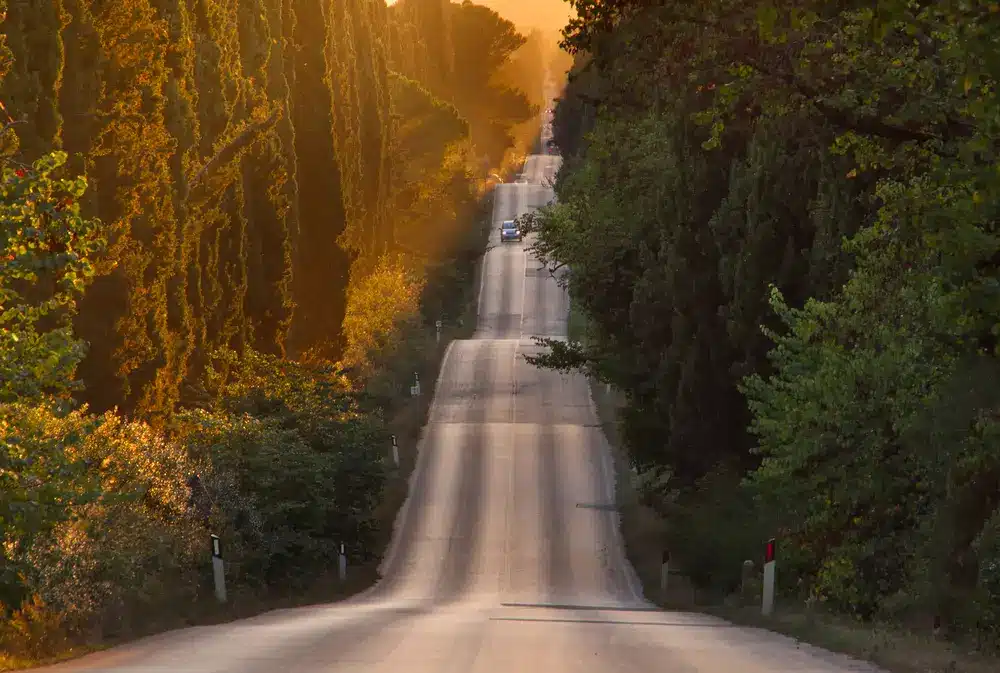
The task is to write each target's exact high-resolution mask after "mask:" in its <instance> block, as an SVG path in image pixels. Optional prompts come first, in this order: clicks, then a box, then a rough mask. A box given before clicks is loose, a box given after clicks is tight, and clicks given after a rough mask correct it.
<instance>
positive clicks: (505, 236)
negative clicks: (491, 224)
mask: <svg viewBox="0 0 1000 673" xmlns="http://www.w3.org/2000/svg"><path fill="white" fill-rule="evenodd" d="M520 240H521V228H520V227H518V226H517V223H516V222H514V220H504V221H503V224H501V225H500V242H501V243H506V242H507V241H520Z"/></svg>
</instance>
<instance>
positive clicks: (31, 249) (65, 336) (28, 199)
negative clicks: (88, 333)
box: [0, 152, 105, 402]
mask: <svg viewBox="0 0 1000 673" xmlns="http://www.w3.org/2000/svg"><path fill="white" fill-rule="evenodd" d="M65 163H66V154H65V153H64V152H55V153H53V154H50V155H47V156H45V157H43V158H41V159H39V160H38V161H36V162H35V163H34V164H33V165H32V166H30V167H24V168H22V167H18V166H16V165H11V164H8V165H7V166H5V167H4V168H3V178H2V179H3V185H2V188H0V222H2V228H0V250H3V251H5V252H4V254H3V257H0V402H13V401H16V400H22V401H27V400H37V399H39V398H41V397H42V396H45V395H58V396H65V395H66V394H67V393H68V392H69V391H71V390H74V389H75V388H77V387H78V386H77V385H76V382H75V380H74V379H75V375H76V367H77V364H79V362H80V360H81V359H82V358H83V356H84V354H85V352H86V351H85V344H84V343H83V342H82V341H81V340H80V339H77V338H76V337H75V336H74V334H73V328H72V319H73V317H74V315H75V314H76V310H77V302H78V300H79V299H80V297H81V296H82V295H83V293H84V291H85V290H86V288H87V286H88V285H90V283H91V281H92V279H93V276H94V267H95V258H96V257H97V256H99V255H100V254H101V252H102V251H103V249H104V244H105V242H104V239H103V230H102V225H101V222H100V221H99V220H96V219H93V218H89V219H88V218H85V217H84V216H82V215H81V212H80V204H79V201H80V199H81V198H82V197H83V195H84V192H85V191H86V189H87V181H86V179H85V178H83V177H76V178H64V177H57V172H58V171H59V169H60V168H61V167H62V166H63V165H64V164H65Z"/></svg>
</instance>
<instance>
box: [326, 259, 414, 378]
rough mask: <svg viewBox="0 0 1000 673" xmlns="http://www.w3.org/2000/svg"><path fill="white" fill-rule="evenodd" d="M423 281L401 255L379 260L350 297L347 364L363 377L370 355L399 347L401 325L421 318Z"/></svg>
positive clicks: (346, 333)
mask: <svg viewBox="0 0 1000 673" xmlns="http://www.w3.org/2000/svg"><path fill="white" fill-rule="evenodd" d="M422 286H423V279H422V278H421V276H420V275H419V274H418V273H417V271H415V270H414V269H413V268H412V266H410V265H408V264H406V263H405V261H404V260H403V258H401V257H400V256H399V255H385V256H383V257H381V258H379V260H378V262H377V263H376V264H375V266H374V268H373V269H372V271H371V272H370V273H368V274H366V275H364V276H363V277H361V278H359V279H357V280H356V281H355V282H354V283H352V286H351V288H350V291H349V292H348V295H347V315H346V317H345V318H344V336H345V342H346V348H345V351H344V362H345V363H346V364H347V365H348V366H351V367H356V368H358V370H359V373H361V375H362V376H364V372H367V371H369V370H370V366H371V364H372V359H371V356H372V355H373V354H374V353H376V352H386V351H388V352H391V351H392V350H394V349H395V348H396V346H397V345H398V339H399V332H398V328H399V326H400V325H401V324H402V323H403V322H404V321H406V320H408V319H412V318H414V317H415V316H417V315H418V312H419V308H420V291H421V289H422Z"/></svg>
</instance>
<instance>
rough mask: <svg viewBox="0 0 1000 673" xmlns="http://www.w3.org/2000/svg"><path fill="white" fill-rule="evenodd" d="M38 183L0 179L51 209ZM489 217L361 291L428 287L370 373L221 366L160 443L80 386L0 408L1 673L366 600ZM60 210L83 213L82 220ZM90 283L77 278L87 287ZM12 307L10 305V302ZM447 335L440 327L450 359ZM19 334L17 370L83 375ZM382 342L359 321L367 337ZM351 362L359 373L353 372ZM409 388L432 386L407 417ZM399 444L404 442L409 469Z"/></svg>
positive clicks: (64, 303)
mask: <svg viewBox="0 0 1000 673" xmlns="http://www.w3.org/2000/svg"><path fill="white" fill-rule="evenodd" d="M57 159H58V157H57ZM46 171H47V168H45V166H40V167H39V168H38V170H37V172H36V173H30V174H27V175H26V176H21V177H17V176H13V175H11V176H7V183H8V186H9V185H10V184H13V183H15V182H16V180H15V178H16V179H17V180H19V179H22V178H23V179H27V180H32V181H34V182H36V183H38V184H37V185H35V186H34V187H33V188H35V189H40V190H41V191H42V192H43V193H48V192H46V191H45V190H49V191H58V190H57V188H60V187H59V186H58V185H57V186H56V187H51V186H49V185H48V183H47V182H46V180H48V179H49V178H48V176H47V173H46ZM15 186H16V185H15ZM83 186H85V185H82V186H81V187H80V188H81V189H82V187H83ZM73 188H74V189H76V188H77V187H75V186H74V187H73ZM56 196H58V194H57V195H56ZM60 198H61V197H60ZM6 203H11V204H14V206H16V205H17V201H16V200H14V199H8V200H7V201H6ZM489 206H490V199H489V198H486V199H482V200H478V201H477V200H474V199H470V200H469V201H468V203H467V204H465V212H464V213H463V214H462V217H463V219H464V220H465V221H470V220H471V221H473V222H475V223H476V225H477V226H472V227H464V228H462V229H463V230H467V235H466V236H463V237H461V239H460V240H458V241H456V242H454V245H453V246H452V249H451V250H449V251H447V252H446V253H445V254H444V255H443V260H442V261H441V262H440V263H439V265H438V266H436V267H434V268H431V269H426V270H425V269H421V268H417V269H412V268H411V269H406V268H404V266H403V265H398V264H395V265H394V262H393V260H383V261H381V262H380V265H377V266H376V267H375V270H374V271H372V272H371V274H372V275H370V276H368V277H367V278H373V279H374V280H373V281H372V282H373V283H378V284H380V285H379V286H378V287H375V288H374V291H375V295H376V296H382V291H383V290H385V289H386V287H385V286H384V285H381V284H383V283H391V282H393V281H394V279H400V278H404V277H405V278H404V279H409V278H411V277H412V278H416V279H417V280H418V281H419V282H417V283H415V284H412V285H405V284H404V285H400V287H401V288H402V295H401V296H403V297H404V298H406V297H407V296H408V295H407V293H408V292H410V291H411V290H412V289H413V288H414V287H417V288H419V292H417V293H416V294H415V295H414V297H411V298H412V299H416V302H411V303H410V304H406V303H405V302H403V304H402V305H401V308H400V310H399V311H398V312H397V313H396V314H392V316H391V317H392V320H390V321H389V323H388V324H387V326H386V329H384V330H382V331H383V332H384V334H382V335H381V336H380V337H379V338H381V337H386V338H388V340H389V343H381V342H377V339H376V341H375V342H370V341H366V340H365V339H360V340H359V341H360V342H361V343H364V344H368V345H369V346H372V345H374V347H375V350H376V351H377V353H376V354H375V356H374V357H369V356H370V355H372V354H371V353H365V358H366V359H365V361H364V362H353V363H352V362H347V363H341V364H340V365H337V366H334V365H332V364H330V363H325V362H299V363H296V362H290V361H284V360H280V359H277V358H274V357H271V356H267V355H263V354H259V353H254V352H253V351H247V352H245V353H243V354H241V355H240V356H237V355H236V354H235V353H232V352H229V351H225V350H222V351H219V352H217V353H215V354H214V355H213V356H212V357H211V361H210V364H209V367H208V371H207V374H206V376H205V377H204V381H203V382H202V384H201V385H200V386H199V387H198V389H197V390H195V391H193V392H192V393H191V394H190V398H191V401H190V402H189V404H188V405H187V408H186V410H184V411H183V412H181V413H178V414H176V415H175V416H174V417H172V418H171V419H169V421H168V422H167V423H166V424H165V425H163V426H156V427H154V426H152V425H150V424H148V423H145V422H142V421H137V420H128V419H125V418H123V417H121V416H120V415H119V414H117V413H115V412H109V413H106V414H103V415H100V416H96V415H93V414H89V413H88V410H87V409H86V408H79V409H75V410H72V409H71V407H70V405H69V404H68V399H67V395H68V393H69V391H70V390H71V389H72V387H71V386H69V387H60V386H58V385H56V383H57V382H58V381H60V380H61V379H60V377H59V376H48V377H46V378H45V379H44V380H43V383H44V385H43V386H36V389H37V390H33V391H28V392H32V395H27V394H26V389H19V390H17V391H16V394H14V395H13V397H12V398H11V399H13V398H17V400H18V401H16V402H15V401H10V400H8V399H4V400H0V402H3V404H2V405H0V448H2V451H0V478H2V479H3V480H4V482H3V483H4V488H3V489H2V495H0V523H3V524H4V526H3V544H4V546H5V550H4V551H5V553H4V555H3V557H2V561H0V579H2V582H0V590H2V594H0V652H3V654H2V655H0V669H9V668H17V667H24V666H30V665H35V664H37V663H40V662H42V661H50V660H56V659H62V658H65V657H67V656H73V655H76V654H78V653H81V652H83V651H86V650H87V649H94V648H99V647H104V646H107V645H110V644H113V643H115V642H120V641H122V640H125V639H132V638H135V637H138V636H142V635H147V634H151V633H154V632H157V631H162V630H165V629H169V628H177V627H181V626H187V625H193V624H208V623H214V622H219V621H225V620H229V619H234V618H239V617H246V616H250V615H253V614H256V613H259V612H261V611H264V610H268V609H274V608H281V607H290V606H294V605H303V604H306V603H315V602H326V601H330V600H334V599H336V598H338V597H342V596H346V595H350V594H352V593H355V592H357V591H359V590H361V589H364V588H365V587H367V586H370V585H371V584H372V582H373V581H374V580H375V579H376V577H377V574H376V564H377V561H378V558H379V557H380V556H381V554H382V552H383V550H384V548H385V544H386V543H387V542H388V539H389V537H390V535H391V531H392V524H393V522H394V520H395V515H396V510H397V509H398V507H399V505H400V504H401V503H402V501H403V499H404V498H405V495H406V486H405V484H406V475H407V473H408V472H409V470H410V469H411V467H412V463H413V449H414V448H415V445H416V438H417V436H418V434H419V430H420V428H421V427H422V425H423V424H424V421H425V419H426V411H427V406H428V404H429V401H430V399H431V396H432V394H433V384H434V380H435V378H436V376H437V373H438V370H439V368H440V360H441V356H442V354H443V352H444V350H445V348H446V346H447V343H448V341H449V340H450V339H452V338H454V337H456V336H462V335H465V334H467V333H468V331H469V330H471V329H473V328H474V315H475V304H474V302H475V299H476V295H475V287H476V283H475V275H476V265H477V260H478V259H479V257H481V255H482V252H483V249H484V248H485V237H486V234H487V233H488V226H487V225H486V220H487V219H488V217H489ZM60 212H61V211H60ZM65 212H66V215H65V217H66V218H74V217H78V215H79V213H78V211H77V210H76V207H75V206H73V207H69V208H66V209H65ZM74 223H75V224H74ZM55 224H56V225H58V224H59V223H58V222H56V223H55ZM54 226H55V225H54ZM65 226H76V227H77V230H79V231H80V232H81V234H80V239H81V247H82V244H83V243H85V242H86V241H88V240H89V238H84V236H90V232H91V231H93V230H97V229H99V228H100V223H99V222H98V221H88V220H80V221H79V222H76V220H72V219H71V220H70V221H69V222H68V223H66V224H65ZM94 238H95V241H96V242H95V244H94V248H95V250H96V249H97V248H98V247H99V245H98V244H99V242H100V241H99V238H97V237H94ZM48 254H49V253H48V252H47V251H45V250H43V249H38V248H32V247H31V246H26V247H25V252H24V253H23V254H21V255H19V256H16V257H15V258H14V259H7V260H3V263H4V264H6V265H7V266H6V267H5V269H4V270H5V271H7V270H9V269H10V268H11V267H16V268H21V269H30V268H33V267H37V268H41V269H44V268H54V267H53V266H52V260H49V259H47V255H48ZM57 259H60V258H57ZM85 272H86V268H84V269H83V270H82V271H79V270H78V274H77V275H79V276H82V277H83V278H84V280H86V279H88V278H89V276H88V275H87V274H86V273H85ZM407 274H409V275H407ZM14 277H15V276H14V275H13V274H10V273H5V274H4V275H3V278H4V279H9V278H14ZM68 287H69V288H70V290H71V291H67V292H66V293H64V294H62V295H56V297H55V299H56V300H58V301H53V302H50V303H49V304H45V305H46V306H48V305H52V306H55V307H57V308H59V310H60V311H62V312H63V313H64V314H65V316H66V317H68V316H71V315H72V312H73V308H74V306H75V304H74V302H75V299H76V297H77V296H78V294H79V293H82V291H83V290H84V289H85V287H86V282H83V283H80V284H71V285H69V286H68ZM358 287H364V282H363V280H362V282H360V283H358ZM4 290H5V292H6V293H7V294H6V295H5V296H6V297H7V300H8V302H9V303H10V304H14V303H16V301H17V300H18V299H19V297H18V296H17V295H15V294H14V293H13V290H12V289H9V288H7V287H6V286H5V287H4ZM24 301H25V303H26V302H27V300H24ZM23 314H24V315H28V316H32V315H37V314H38V311H35V312H31V311H25V312H24V313H23ZM60 315H61V314H60ZM57 317H58V316H57ZM437 319H442V322H443V323H444V325H443V330H442V335H441V341H440V343H437V339H436V329H435V324H434V323H435V320H437ZM16 327H17V328H18V329H19V330H20V331H18V332H17V333H15V337H18V338H14V339H11V340H10V341H9V342H5V343H4V344H3V346H4V350H3V351H2V352H0V355H2V360H0V363H2V364H3V366H4V367H5V368H7V369H10V368H11V367H14V366H15V365H16V364H17V363H18V362H24V361H25V360H24V357H23V349H24V347H25V346H24V344H25V343H28V344H29V345H30V346H31V348H32V355H33V358H34V359H33V361H35V362H38V363H39V364H38V366H37V367H34V368H35V369H36V370H37V369H39V367H45V366H48V367H57V368H59V370H60V371H63V370H66V371H72V370H73V369H74V368H75V364H76V362H78V359H79V357H81V356H82V354H83V352H85V349H84V348H83V347H82V345H81V344H80V343H79V342H77V341H74V340H73V339H72V335H71V333H70V332H66V338H63V339H61V340H55V341H52V342H49V341H46V340H45V339H41V338H38V337H37V336H35V332H34V329H35V328H34V323H31V322H30V321H29V322H23V321H22V323H19V324H18V325H16ZM376 327H379V326H378V325H372V324H371V322H370V321H368V322H364V321H363V324H361V325H360V328H361V329H360V331H358V332H356V334H361V333H362V332H363V331H364V330H368V331H369V332H371V331H372V330H373V329H374V328H376ZM375 331H377V330H375ZM19 349H20V350H19ZM46 349H47V350H46ZM352 364H353V365H356V367H357V371H349V370H348V371H346V372H345V367H344V365H352ZM361 370H363V371H361ZM46 371H47V370H46ZM414 371H417V372H419V374H420V378H421V384H422V395H421V396H420V397H419V398H415V399H414V398H410V397H409V383H410V379H411V378H412V373H413V372H414ZM43 373H44V371H43ZM351 379H354V380H353V381H352V380H351ZM8 380H9V379H8ZM22 388H23V386H22ZM390 434H396V435H397V438H398V441H399V443H400V449H401V451H400V453H401V459H402V461H401V462H402V465H401V466H400V469H399V470H395V469H394V468H393V466H392V462H391V452H390V441H389V437H390ZM11 480H13V481H11ZM11 486H13V487H11ZM210 532H214V533H217V534H219V535H220V536H221V537H222V539H223V543H224V550H225V557H226V560H227V584H228V589H229V602H228V603H227V604H226V605H224V606H219V605H218V604H217V603H216V602H215V600H214V597H213V596H212V579H211V564H210V556H209V537H208V536H209V533H210ZM341 542H343V543H344V544H345V546H346V548H347V551H348V555H349V559H350V561H349V572H348V581H347V582H346V583H340V582H339V581H337V579H336V574H335V570H334V572H333V573H331V570H333V569H335V568H336V565H337V564H336V552H337V551H338V550H339V544H340V543H341Z"/></svg>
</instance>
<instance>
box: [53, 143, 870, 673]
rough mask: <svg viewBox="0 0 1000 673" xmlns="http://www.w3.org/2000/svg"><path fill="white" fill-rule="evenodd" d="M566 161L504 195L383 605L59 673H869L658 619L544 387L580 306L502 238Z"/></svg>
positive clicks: (359, 602) (587, 448) (587, 423)
mask: <svg viewBox="0 0 1000 673" xmlns="http://www.w3.org/2000/svg"><path fill="white" fill-rule="evenodd" d="M558 162H559V158H558V157H556V156H532V157H530V158H529V159H528V161H527V163H526V166H525V169H524V178H525V180H526V183H525V184H516V183H513V184H505V185H501V186H500V187H498V191H497V194H496V208H495V213H494V215H495V217H494V225H495V226H494V231H493V236H492V237H491V248H490V250H489V251H488V253H487V255H486V263H485V273H484V274H483V283H482V292H481V296H480V312H479V324H478V330H477V332H476V334H475V336H474V338H472V339H470V340H467V341H457V342H454V343H453V344H452V345H451V347H450V349H449V351H448V354H447V356H446V358H445V361H444V363H443V366H442V371H441V375H440V379H439V384H438V390H437V394H436V399H435V401H434V404H433V406H432V408H431V412H430V419H429V422H428V424H427V427H426V429H425V432H424V435H423V438H422V440H421V444H420V448H419V458H418V463H417V466H416V468H415V470H414V474H413V478H412V482H411V497H410V499H409V500H408V502H407V503H406V505H405V506H404V509H403V510H402V511H401V512H400V516H399V521H398V522H397V531H396V533H397V534H396V536H395V538H394V542H393V545H392V547H391V548H390V550H389V552H388V554H387V557H386V560H385V564H384V573H385V577H386V579H385V580H384V581H383V582H382V583H380V584H379V585H378V586H376V587H375V588H374V589H373V590H371V591H369V592H367V593H365V594H364V595H362V596H360V597H358V598H356V599H354V600H352V601H349V602H347V603H340V604H335V605H329V606H320V607H312V608H301V609H295V610H284V611H278V612H273V613H269V614H266V615H263V616H261V617H257V618H254V619H247V620H243V621H239V622H234V623H232V624H226V625H221V626H215V627H202V628H193V629H185V630H181V631H175V632H172V633H168V634H164V635H161V636H157V637H155V638H150V639H146V640H143V641H139V642H137V643H134V644H131V645H128V646H124V647H121V648H117V649H114V650H111V651H108V652H104V653H99V654H96V655H92V656H90V657H87V658H84V659H81V660H77V661H75V662H71V663H69V664H66V665H62V666H58V667H53V668H52V669H51V670H58V671H109V672H110V671H114V672H115V673H126V672H133V671H134V672H137V673H138V672H142V673H154V672H161V671H162V672H163V673H167V672H170V673H173V672H177V673H271V672H272V671H288V672H302V673H333V672H337V673H354V672H358V673H360V672H365V673H399V672H400V671H405V672H406V673H516V672H521V671H524V672H529V673H534V672H544V673H610V672H612V671H613V672H615V673H625V672H633V671H634V672H635V673H650V672H651V671H663V672H665V673H730V672H732V671H740V672H741V673H783V672H788V673H791V672H795V673H835V672H842V671H859V670H872V669H869V668H867V667H864V666H861V665H859V664H855V663H852V662H850V661H848V660H847V659H845V658H842V657H837V656H834V655H830V654H827V653H823V652H820V651H818V650H813V649H811V648H805V647H802V648H799V647H797V646H796V645H795V644H794V643H793V642H792V641H790V640H787V639H784V638H781V637H779V636H775V635H772V634H769V633H766V632H762V631H757V630H752V629H744V628H739V627H734V626H732V625H729V624H727V623H726V622H723V621H721V620H716V619H712V618H708V617H705V616H700V615H694V614H688V613H670V612H662V611H659V610H656V609H655V608H653V607H652V606H651V605H649V604H648V603H646V602H645V601H644V600H643V599H642V598H641V596H640V592H639V589H638V586H637V583H636V581H635V579H634V577H633V573H632V571H631V569H630V567H629V564H628V563H627V562H626V560H625V558H624V557H623V554H622V547H621V543H620V540H619V536H618V528H617V521H616V515H615V514H613V513H612V512H611V511H609V510H607V509H602V508H601V505H606V504H608V503H610V502H611V501H612V492H613V480H614V477H613V472H612V467H611V461H610V454H609V450H608V446H607V444H606V442H605V439H604V437H603V435H602V434H601V431H600V430H599V428H598V427H596V417H595V414H594V410H593V408H592V405H591V400H590V394H589V390H588V386H587V383H586V381H585V380H584V379H583V378H581V377H579V376H568V375H566V376H564V375H560V374H558V373H553V372H547V371H540V370H536V369H535V368H533V367H531V366H530V365H528V364H527V363H526V362H525V361H524V359H523V358H522V357H521V356H523V355H525V354H528V353H532V352H534V351H535V349H536V346H535V345H534V342H533V341H532V339H531V337H532V336H535V335H544V336H553V337H559V336H564V335H565V334H566V316H567V310H568V306H567V299H566V296H565V294H564V292H563V291H562V290H561V289H560V288H559V287H558V286H557V284H556V283H555V281H554V280H553V279H552V278H551V277H550V276H549V274H548V273H547V272H546V271H545V270H543V269H541V268H540V264H539V263H538V262H537V261H536V260H535V259H533V258H532V257H531V256H530V255H528V254H526V252H525V245H524V244H520V243H507V244H502V245H501V244H500V243H499V225H500V222H501V221H502V220H503V219H510V218H512V217H513V216H515V215H516V214H518V213H522V212H525V211H527V210H530V209H533V208H536V207H538V206H540V205H542V204H544V203H545V202H546V201H548V200H549V199H550V198H551V196H552V193H551V189H550V188H548V187H545V186H544V183H545V181H546V180H547V179H550V178H552V177H554V172H555V171H556V170H557V169H558Z"/></svg>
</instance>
